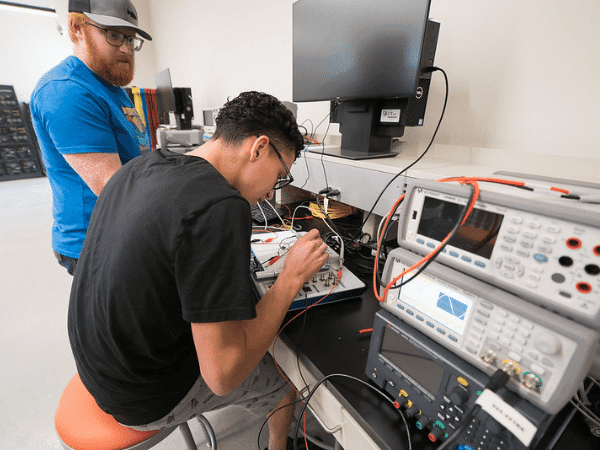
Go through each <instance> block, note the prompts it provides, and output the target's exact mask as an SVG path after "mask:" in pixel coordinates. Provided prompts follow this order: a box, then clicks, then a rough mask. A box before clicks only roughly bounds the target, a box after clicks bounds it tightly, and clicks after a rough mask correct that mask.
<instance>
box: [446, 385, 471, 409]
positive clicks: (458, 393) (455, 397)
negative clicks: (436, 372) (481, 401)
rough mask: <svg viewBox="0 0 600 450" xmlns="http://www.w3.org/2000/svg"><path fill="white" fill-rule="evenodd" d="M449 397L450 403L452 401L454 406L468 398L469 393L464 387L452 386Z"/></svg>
mask: <svg viewBox="0 0 600 450" xmlns="http://www.w3.org/2000/svg"><path fill="white" fill-rule="evenodd" d="M449 397H450V400H452V403H454V404H455V405H456V406H460V405H462V404H463V403H464V402H466V401H467V399H468V398H469V393H468V392H467V391H465V390H464V389H460V388H454V390H453V391H452V392H451V393H450V395H449Z"/></svg>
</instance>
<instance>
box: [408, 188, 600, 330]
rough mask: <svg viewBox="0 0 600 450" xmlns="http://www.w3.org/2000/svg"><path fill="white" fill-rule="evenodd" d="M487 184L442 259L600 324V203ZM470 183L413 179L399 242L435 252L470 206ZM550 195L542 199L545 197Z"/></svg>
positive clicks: (545, 304) (439, 258)
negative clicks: (532, 194)
mask: <svg viewBox="0 0 600 450" xmlns="http://www.w3.org/2000/svg"><path fill="white" fill-rule="evenodd" d="M494 189H495V190H491V189H487V190H484V189H483V188H482V190H481V194H480V197H479V200H478V201H477V203H476V205H475V209H474V210H473V212H472V213H471V215H470V216H469V218H468V219H467V220H466V222H465V223H464V224H463V225H461V226H460V227H459V228H458V230H457V232H456V234H455V235H454V237H453V238H452V239H451V240H450V241H449V242H448V244H447V245H446V247H445V248H444V249H443V251H442V252H441V253H440V254H439V255H438V256H437V257H436V261H439V262H441V263H443V264H446V265H448V266H451V267H454V268H456V269H458V270H460V271H461V272H464V273H468V274H469V275H472V276H473V277H476V278H478V279H480V280H483V281H486V282H488V283H490V284H493V285H495V286H498V287H500V288H502V289H505V290H508V291H510V292H512V293H514V294H516V295H518V296H519V297H521V298H522V299H523V300H526V301H529V302H533V303H536V304H538V305H541V306H543V307H544V308H547V309H549V310H552V311H555V312H557V313H558V314H561V315H562V316H564V317H568V318H572V319H574V320H576V321H578V322H580V323H582V324H585V325H588V326H590V327H592V328H600V221H599V219H598V218H599V217H600V206H599V205H591V204H587V205H586V204H581V203H578V202H576V201H574V200H566V199H559V198H552V197H548V196H546V197H545V199H540V198H539V197H540V196H538V197H537V198H536V197H532V196H531V194H530V193H528V192H526V191H522V190H520V189H517V188H514V187H508V186H501V187H494ZM469 194H470V190H469V188H468V187H466V186H458V185H456V184H451V183H441V182H434V181H428V180H410V181H409V182H408V186H407V193H406V199H405V202H406V204H405V205H404V206H403V208H402V211H401V216H400V222H399V226H398V243H399V244H400V246H402V247H405V248H408V249H410V250H412V251H415V252H417V253H419V254H422V255H425V254H427V253H430V252H431V251H432V250H433V249H434V248H436V247H437V246H438V244H440V242H441V241H442V240H444V238H445V237H446V236H447V235H448V234H449V233H450V232H451V231H452V229H453V228H454V226H455V225H456V223H457V221H458V217H459V216H460V213H461V211H462V209H463V208H464V207H465V205H466V204H467V203H468V199H469ZM542 197H544V196H542Z"/></svg>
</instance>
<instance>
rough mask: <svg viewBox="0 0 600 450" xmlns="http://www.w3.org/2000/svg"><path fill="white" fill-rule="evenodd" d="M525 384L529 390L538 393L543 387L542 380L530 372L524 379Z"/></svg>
mask: <svg viewBox="0 0 600 450" xmlns="http://www.w3.org/2000/svg"><path fill="white" fill-rule="evenodd" d="M523 384H524V385H525V387H526V388H527V389H532V390H534V391H537V390H538V389H539V388H540V387H541V386H542V380H541V379H540V377H538V376H537V375H536V374H535V373H531V372H528V373H526V374H525V376H524V377H523Z"/></svg>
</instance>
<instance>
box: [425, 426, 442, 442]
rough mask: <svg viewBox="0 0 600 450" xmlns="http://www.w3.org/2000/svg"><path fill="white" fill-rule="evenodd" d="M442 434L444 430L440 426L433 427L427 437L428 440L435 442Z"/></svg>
mask: <svg viewBox="0 0 600 450" xmlns="http://www.w3.org/2000/svg"><path fill="white" fill-rule="evenodd" d="M443 435H444V430H442V429H441V428H440V427H433V429H432V430H431V432H430V433H429V434H428V435H427V437H428V438H429V440H430V441H431V442H436V441H437V440H438V439H439V438H441V437H442V436H443Z"/></svg>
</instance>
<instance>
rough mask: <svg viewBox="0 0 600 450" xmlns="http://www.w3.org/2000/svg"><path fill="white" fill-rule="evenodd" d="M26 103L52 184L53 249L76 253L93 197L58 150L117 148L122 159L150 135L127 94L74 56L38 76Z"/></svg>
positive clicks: (131, 155) (142, 148) (108, 150)
mask: <svg viewBox="0 0 600 450" xmlns="http://www.w3.org/2000/svg"><path fill="white" fill-rule="evenodd" d="M30 108H31V118H32V121H33V127H34V129H35V133H36V135H37V138H38V141H39V144H40V148H41V150H42V157H43V160H44V165H45V166H46V173H47V175H48V180H49V181H50V187H51V188H52V197H53V208H52V214H53V217H54V223H53V226H52V248H53V249H54V250H55V251H57V252H58V253H61V254H63V255H66V256H70V257H72V258H78V257H79V253H80V252H81V247H82V245H83V241H84V239H85V234H86V231H87V228H88V225H89V221H90V216H91V214H92V210H93V209H94V205H95V204H96V200H97V197H96V195H95V194H94V193H93V192H92V191H91V189H90V188H89V187H88V186H87V184H86V183H85V182H84V181H83V179H82V178H81V177H80V176H79V175H78V174H77V173H76V172H75V171H74V170H73V169H72V168H71V166H70V165H69V164H68V163H67V162H66V161H65V159H64V158H63V156H62V155H66V154H75V153H118V154H119V158H120V160H121V163H122V164H125V163H126V162H128V161H130V160H131V159H133V158H135V157H136V156H138V155H140V154H141V153H142V152H145V151H147V150H150V146H151V141H150V136H149V135H148V132H147V130H146V128H145V126H144V124H143V123H142V120H141V119H140V116H139V115H138V113H137V111H136V109H135V107H134V106H133V103H132V102H131V100H130V98H129V97H128V96H127V93H126V92H125V91H124V90H123V89H122V88H120V87H116V86H113V85H111V84H109V83H107V82H106V81H104V80H103V79H102V78H100V77H99V76H98V75H96V74H95V73H94V72H92V71H91V70H90V69H89V68H88V67H87V66H86V65H85V64H84V63H83V62H82V61H81V60H79V59H78V58H76V57H75V56H69V57H68V58H66V59H65V60H64V61H62V62H61V63H60V64H58V65H57V66H56V67H54V68H53V69H51V70H50V71H49V72H48V73H46V74H45V75H44V76H42V78H41V79H40V81H39V82H38V84H37V86H36V87H35V89H34V91H33V93H32V94H31V105H30Z"/></svg>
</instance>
